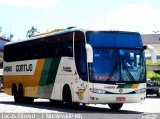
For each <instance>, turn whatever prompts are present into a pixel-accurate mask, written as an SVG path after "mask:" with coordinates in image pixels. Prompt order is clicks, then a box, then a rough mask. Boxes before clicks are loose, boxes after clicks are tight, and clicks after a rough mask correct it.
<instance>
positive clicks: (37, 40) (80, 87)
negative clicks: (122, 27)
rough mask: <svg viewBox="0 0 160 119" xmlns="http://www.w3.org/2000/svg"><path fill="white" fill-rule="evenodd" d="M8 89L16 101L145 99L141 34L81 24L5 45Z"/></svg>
mask: <svg viewBox="0 0 160 119" xmlns="http://www.w3.org/2000/svg"><path fill="white" fill-rule="evenodd" d="M4 91H5V93H7V94H9V95H13V96H14V99H15V102H31V101H33V100H34V99H35V98H44V99H50V100H51V101H54V100H59V101H63V103H64V104H66V105H72V104H75V103H76V104H79V103H82V104H108V105H109V107H110V108H111V109H112V110H119V109H120V108H121V107H122V105H123V103H141V102H143V101H144V100H145V97H146V69H145V56H144V48H143V44H142V40H141V36H140V34H139V33H135V32H122V31H88V30H82V29H78V28H72V29H66V30H61V31H57V32H53V33H49V34H47V33H46V34H43V35H40V36H36V37H33V38H31V39H28V40H25V41H20V42H15V43H7V44H6V45H5V48H4Z"/></svg>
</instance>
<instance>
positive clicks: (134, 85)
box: [131, 84, 139, 88]
mask: <svg viewBox="0 0 160 119" xmlns="http://www.w3.org/2000/svg"><path fill="white" fill-rule="evenodd" d="M138 86H139V84H133V85H132V87H131V88H138Z"/></svg>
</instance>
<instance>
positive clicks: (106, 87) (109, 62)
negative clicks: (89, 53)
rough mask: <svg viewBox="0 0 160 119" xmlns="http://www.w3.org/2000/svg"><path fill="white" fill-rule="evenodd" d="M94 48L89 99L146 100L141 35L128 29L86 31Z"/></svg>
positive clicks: (100, 101)
mask: <svg viewBox="0 0 160 119" xmlns="http://www.w3.org/2000/svg"><path fill="white" fill-rule="evenodd" d="M86 38H87V43H88V44H90V45H91V47H92V49H93V63H89V64H88V69H89V103H131V102H143V101H144V99H145V95H146V90H145V88H146V84H145V81H146V78H145V76H146V75H145V72H146V71H145V58H144V51H143V48H142V47H143V46H142V41H141V37H140V35H139V34H138V33H128V32H87V33H86Z"/></svg>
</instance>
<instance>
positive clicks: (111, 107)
mask: <svg viewBox="0 0 160 119" xmlns="http://www.w3.org/2000/svg"><path fill="white" fill-rule="evenodd" d="M108 106H109V107H110V109H111V110H112V111H117V110H119V109H121V108H122V106H123V103H115V104H112V103H111V104H108Z"/></svg>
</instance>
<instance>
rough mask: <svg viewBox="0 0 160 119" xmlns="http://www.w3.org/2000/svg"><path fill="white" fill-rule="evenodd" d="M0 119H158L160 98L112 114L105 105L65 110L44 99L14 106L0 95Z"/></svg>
mask: <svg viewBox="0 0 160 119" xmlns="http://www.w3.org/2000/svg"><path fill="white" fill-rule="evenodd" d="M0 118H5V119H7V118H23V119H24V118H32V119H33V118H39V119H42V118H48V119H50V118H55V119H56V118H59V119H61V118H65V119H66V118H67V119H68V118H69V119H71V118H74V119H88V118H90V119H160V98H157V97H154V96H150V97H148V98H147V99H146V101H145V102H144V103H143V104H124V106H123V107H122V109H121V110H120V111H117V112H113V111H111V110H109V108H108V106H107V105H88V106H79V107H76V108H66V107H64V106H63V105H59V104H54V105H51V103H50V102H49V101H48V100H44V99H36V100H35V101H34V103H32V104H16V103H14V99H13V97H12V96H8V95H6V94H4V93H0Z"/></svg>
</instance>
